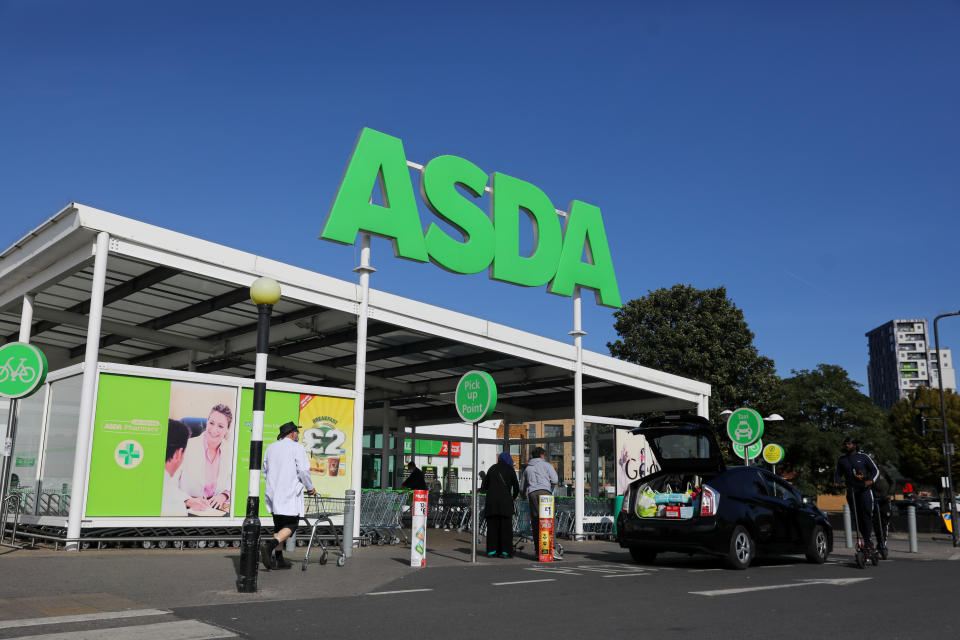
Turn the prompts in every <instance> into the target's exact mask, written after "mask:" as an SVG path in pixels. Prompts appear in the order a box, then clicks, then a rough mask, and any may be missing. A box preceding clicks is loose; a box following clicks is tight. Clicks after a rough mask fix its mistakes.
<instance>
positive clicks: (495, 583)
mask: <svg viewBox="0 0 960 640" xmlns="http://www.w3.org/2000/svg"><path fill="white" fill-rule="evenodd" d="M556 581H557V579H556V578H543V579H542V580H515V581H513V582H491V583H490V584H492V585H493V586H495V587H502V586H503V585H505V584H530V583H531V582H556Z"/></svg>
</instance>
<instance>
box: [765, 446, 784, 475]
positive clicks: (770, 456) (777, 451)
mask: <svg viewBox="0 0 960 640" xmlns="http://www.w3.org/2000/svg"><path fill="white" fill-rule="evenodd" d="M763 459H764V461H766V463H767V464H769V465H770V466H771V467H773V472H774V473H776V472H777V463H778V462H780V461H781V460H783V447H781V446H780V445H778V444H768V445H767V446H765V447H764V448H763Z"/></svg>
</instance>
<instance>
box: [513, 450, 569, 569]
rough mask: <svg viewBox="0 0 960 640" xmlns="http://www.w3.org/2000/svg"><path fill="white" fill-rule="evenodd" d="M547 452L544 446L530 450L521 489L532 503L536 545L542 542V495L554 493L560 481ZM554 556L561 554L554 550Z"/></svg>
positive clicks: (533, 530)
mask: <svg viewBox="0 0 960 640" xmlns="http://www.w3.org/2000/svg"><path fill="white" fill-rule="evenodd" d="M546 453H547V452H546V450H545V449H544V448H543V447H534V448H533V450H532V451H531V452H530V462H529V463H527V468H526V469H524V470H523V482H522V483H521V484H520V489H521V491H523V492H524V493H525V494H526V496H527V501H528V502H529V504H530V529H531V531H532V532H533V533H534V534H536V535H535V536H534V539H533V541H534V545H536V546H539V544H540V496H549V495H552V494H553V488H554V487H555V486H556V485H557V484H559V482H560V479H559V478H558V477H557V470H556V469H554V468H553V465H552V464H550V463H549V462H547V461H546V460H545V459H544V456H545V455H546ZM554 513H556V509H554ZM554 517H556V516H554ZM554 530H556V528H554ZM553 558H554V560H560V555H559V554H558V553H557V552H556V551H554V553H553Z"/></svg>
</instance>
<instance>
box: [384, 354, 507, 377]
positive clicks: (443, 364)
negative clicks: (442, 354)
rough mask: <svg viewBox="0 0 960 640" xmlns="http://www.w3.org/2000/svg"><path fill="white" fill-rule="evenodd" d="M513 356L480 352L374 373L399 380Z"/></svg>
mask: <svg viewBox="0 0 960 640" xmlns="http://www.w3.org/2000/svg"><path fill="white" fill-rule="evenodd" d="M511 358H514V356H508V355H504V354H502V353H497V352H495V351H480V352H477V353H468V354H464V355H462V356H454V357H452V358H442V359H440V360H427V361H426V362H421V363H419V364H409V365H403V366H399V367H391V368H389V369H377V370H376V371H375V373H376V374H377V375H379V376H383V377H384V378H400V377H403V376H412V375H416V374H418V373H426V372H429V371H442V370H443V369H453V368H455V367H469V366H473V365H475V364H478V363H480V362H496V361H498V360H506V359H511Z"/></svg>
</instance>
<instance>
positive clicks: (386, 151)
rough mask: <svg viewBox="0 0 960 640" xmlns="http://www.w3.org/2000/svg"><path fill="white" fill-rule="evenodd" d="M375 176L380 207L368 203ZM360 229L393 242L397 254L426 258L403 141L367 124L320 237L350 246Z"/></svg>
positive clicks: (420, 260) (354, 149)
mask: <svg viewBox="0 0 960 640" xmlns="http://www.w3.org/2000/svg"><path fill="white" fill-rule="evenodd" d="M377 177H380V184H381V187H382V195H383V201H384V203H385V206H381V205H378V204H373V203H372V202H370V194H371V193H372V192H373V187H374V185H375V184H376V182H377ZM360 231H366V232H368V233H371V234H373V235H376V236H381V237H383V238H389V239H390V240H392V241H393V252H394V254H395V255H396V256H397V257H398V258H407V259H410V260H417V261H419V262H427V261H428V257H427V248H426V246H425V245H424V241H423V231H422V227H421V225H420V214H419V213H418V212H417V199H416V196H415V195H414V193H413V185H412V184H411V183H410V173H409V170H408V169H407V159H406V156H405V155H404V152H403V142H402V141H401V140H400V138H394V137H393V136H389V135H387V134H385V133H380V132H379V131H374V130H373V129H370V128H367V127H364V129H363V131H361V132H360V137H359V138H357V144H356V145H355V146H354V148H353V154H352V155H351V156H350V163H349V164H348V165H347V171H346V173H344V175H343V180H341V182H340V189H339V190H338V191H337V197H336V199H335V200H334V201H333V205H332V206H331V207H330V212H329V213H328V214H327V222H326V224H324V226H323V232H322V233H321V234H320V237H321V238H322V239H324V240H333V241H335V242H342V243H343V244H354V243H355V242H356V240H357V234H358V233H359V232H360Z"/></svg>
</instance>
